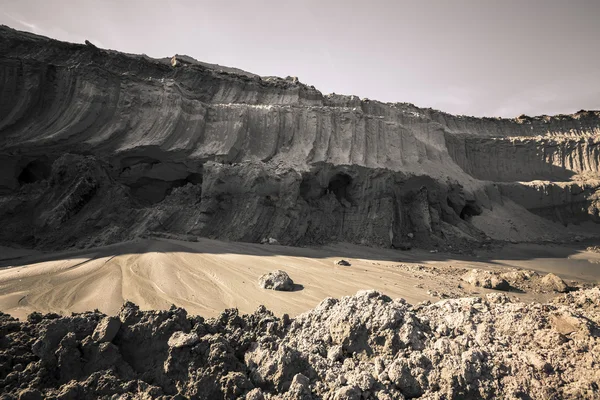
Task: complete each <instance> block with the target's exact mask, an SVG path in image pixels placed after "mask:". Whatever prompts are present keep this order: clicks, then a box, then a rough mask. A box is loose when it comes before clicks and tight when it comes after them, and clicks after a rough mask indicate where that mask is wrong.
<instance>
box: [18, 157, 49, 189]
mask: <svg viewBox="0 0 600 400" xmlns="http://www.w3.org/2000/svg"><path fill="white" fill-rule="evenodd" d="M51 171H52V164H51V163H50V161H49V160H48V157H42V158H38V159H35V160H33V161H31V162H30V163H29V164H27V165H26V166H25V168H23V170H22V171H21V173H20V174H19V176H18V177H17V180H18V181H19V184H20V185H24V184H27V183H34V182H39V181H43V180H44V179H48V177H49V176H50V172H51Z"/></svg>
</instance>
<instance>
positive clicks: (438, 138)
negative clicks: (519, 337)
mask: <svg viewBox="0 0 600 400" xmlns="http://www.w3.org/2000/svg"><path fill="white" fill-rule="evenodd" d="M0 33H1V35H0V167H1V173H0V218H1V220H2V222H3V223H4V224H5V225H8V226H10V227H11V233H8V232H4V233H2V234H0V240H2V241H3V242H17V243H20V244H25V245H37V246H45V247H64V246H69V245H73V244H74V245H77V246H89V245H96V244H102V243H108V242H112V241H118V240H124V239H128V238H132V237H135V236H137V235H141V234H145V233H147V232H150V231H165V232H169V233H181V234H192V235H206V236H211V237H215V238H224V239H234V240H248V241H259V240H262V239H263V238H265V237H275V238H277V239H279V240H280V241H282V242H283V243H286V244H310V243H323V242H325V241H328V240H344V241H350V242H355V243H364V244H371V245H378V246H390V245H393V246H399V247H403V248H406V247H410V246H411V245H412V244H419V245H431V244H435V243H438V242H440V241H448V240H474V241H477V240H479V239H481V238H483V237H485V233H486V232H485V231H483V232H482V230H480V229H476V228H474V226H473V225H472V224H471V223H470V220H471V218H473V217H475V218H476V216H477V215H478V214H480V213H481V212H482V210H483V209H489V210H492V209H493V204H494V203H497V204H501V202H502V196H505V197H508V198H511V199H513V200H514V201H515V202H516V203H517V204H521V205H522V206H523V207H526V208H528V209H530V210H533V211H536V210H537V209H538V208H540V207H545V206H541V205H540V204H538V203H535V202H534V203H535V204H534V203H532V202H530V201H519V200H518V197H519V196H521V194H520V192H519V190H516V189H515V190H504V191H502V193H499V192H498V193H496V192H494V193H495V194H494V196H490V193H491V192H490V182H488V181H493V182H515V181H518V182H522V181H530V180H533V179H544V180H552V181H565V182H570V180H571V179H572V177H573V176H575V175H585V174H588V175H589V174H592V175H593V174H597V173H598V150H597V146H596V145H597V141H598V139H597V137H598V136H597V135H598V134H600V113H598V112H587V111H581V112H579V113H577V114H574V115H570V116H554V117H547V116H542V117H526V116H521V117H519V118H517V119H494V118H472V117H462V116H451V115H448V114H445V113H442V112H439V111H435V110H431V109H420V108H417V107H415V106H413V105H411V104H405V103H393V104H391V103H381V102H377V101H371V100H368V99H359V98H357V97H356V96H343V95H323V94H322V93H321V92H319V91H318V90H316V89H315V88H314V87H311V86H307V85H305V84H303V83H301V82H299V81H298V80H297V79H294V78H289V79H280V78H274V77H268V78H267V77H265V78H261V77H259V76H256V75H253V74H246V73H237V72H235V71H236V70H233V69H226V68H223V69H219V67H218V66H214V65H211V64H204V63H199V62H197V63H196V62H187V61H186V62H182V63H180V64H178V66H177V67H172V66H171V65H170V63H169V60H168V59H161V60H155V59H151V58H149V57H146V56H134V55H127V54H122V53H118V52H115V51H111V50H102V49H98V48H96V47H94V46H91V45H77V44H69V43H62V42H58V41H54V40H50V39H47V38H44V37H40V36H36V35H32V34H28V33H23V32H17V31H14V30H11V29H10V28H7V27H0ZM186 60H187V59H186ZM238 72H239V71H238ZM65 154H67V155H65ZM590 182H591V181H590ZM569 184H570V183H569ZM563 186H564V185H563ZM595 188H596V186H594V184H592V183H589V184H588V189H586V191H585V195H584V196H580V197H578V198H577V200H576V202H577V204H581V205H582V206H583V208H585V209H593V207H592V208H590V205H591V204H592V202H593V201H594V199H593V196H594V193H595V190H596V189H595ZM492 192H493V191H492ZM571 192H572V191H571ZM496 195H497V196H499V197H498V198H496V197H497V196H496ZM561 199H563V200H562V201H563V202H566V203H569V202H572V201H571V199H570V198H569V196H568V195H567V196H564V197H561ZM566 203H565V204H566ZM558 206H560V204H558ZM54 214H56V215H54ZM538 214H539V215H543V216H545V217H547V216H548V215H546V214H545V213H543V212H542V213H538ZM591 214H593V210H592V212H591ZM570 216H571V214H569V213H567V214H565V216H563V217H561V218H562V220H561V222H563V223H568V222H573V221H576V222H579V221H582V220H585V219H586V217H585V213H584V214H581V215H580V214H578V215H577V217H576V218H575V219H573V220H572V221H571V219H570V218H571V217H570ZM552 218H554V217H552ZM478 226H480V227H481V226H485V224H479V225H478ZM66 233H68V234H66ZM409 234H410V235H409Z"/></svg>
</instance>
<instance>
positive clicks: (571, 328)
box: [550, 315, 580, 335]
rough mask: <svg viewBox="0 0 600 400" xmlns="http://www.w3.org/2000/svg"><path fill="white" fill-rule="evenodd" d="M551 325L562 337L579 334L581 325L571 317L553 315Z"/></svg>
mask: <svg viewBox="0 0 600 400" xmlns="http://www.w3.org/2000/svg"><path fill="white" fill-rule="evenodd" d="M550 324H551V325H552V327H553V328H554V329H555V330H556V331H557V332H558V333H560V334H561V335H568V334H570V333H573V332H577V330H578V327H579V325H580V323H579V320H578V319H577V318H575V317H572V316H569V315H552V316H551V317H550Z"/></svg>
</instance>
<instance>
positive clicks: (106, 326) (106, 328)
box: [92, 317, 121, 343]
mask: <svg viewBox="0 0 600 400" xmlns="http://www.w3.org/2000/svg"><path fill="white" fill-rule="evenodd" d="M120 327H121V321H120V320H119V318H117V317H104V318H102V320H101V321H100V322H99V323H98V325H97V326H96V329H95V330H94V333H92V339H94V340H95V341H96V342H100V343H103V342H112V340H113V339H114V338H115V336H117V332H119V328H120Z"/></svg>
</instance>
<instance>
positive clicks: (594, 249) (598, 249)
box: [585, 246, 600, 253]
mask: <svg viewBox="0 0 600 400" xmlns="http://www.w3.org/2000/svg"><path fill="white" fill-rule="evenodd" d="M585 250H586V251H589V252H592V253H600V246H588V247H587V248H586V249H585Z"/></svg>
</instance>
